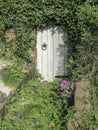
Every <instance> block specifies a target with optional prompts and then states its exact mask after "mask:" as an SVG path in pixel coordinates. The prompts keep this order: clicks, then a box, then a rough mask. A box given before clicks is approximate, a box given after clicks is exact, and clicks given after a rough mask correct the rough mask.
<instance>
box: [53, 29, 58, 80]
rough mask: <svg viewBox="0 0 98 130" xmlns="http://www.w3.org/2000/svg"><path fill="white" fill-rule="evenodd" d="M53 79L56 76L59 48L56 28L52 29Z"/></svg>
mask: <svg viewBox="0 0 98 130" xmlns="http://www.w3.org/2000/svg"><path fill="white" fill-rule="evenodd" d="M54 32H55V33H54V78H55V76H57V75H58V60H59V59H58V53H59V50H58V47H59V30H58V27H55V28H54Z"/></svg>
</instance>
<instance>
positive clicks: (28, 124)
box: [1, 80, 66, 130]
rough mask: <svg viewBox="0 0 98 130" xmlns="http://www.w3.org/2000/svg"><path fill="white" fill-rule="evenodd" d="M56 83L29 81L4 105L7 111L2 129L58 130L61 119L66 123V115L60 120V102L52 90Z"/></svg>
mask: <svg viewBox="0 0 98 130" xmlns="http://www.w3.org/2000/svg"><path fill="white" fill-rule="evenodd" d="M56 85H59V84H58V83H57V82H54V83H48V82H43V83H41V82H40V81H38V80H36V81H34V82H33V81H32V80H31V81H29V82H28V83H27V84H26V85H25V86H24V89H21V90H20V92H19V94H17V95H15V96H14V97H13V99H11V101H10V104H9V105H8V106H7V107H6V109H7V111H8V112H7V114H6V116H5V118H4V120H3V122H2V124H1V125H2V129H3V128H4V127H6V128H7V130H13V129H14V130H20V129H21V130H60V128H61V124H62V121H63V122H64V123H65V124H66V121H65V120H66V119H65V116H66V115H63V118H64V119H63V120H62V117H61V114H62V111H63V109H62V102H61V99H60V98H59V95H58V94H57V93H55V91H53V89H54V88H57V89H58V87H59V86H56ZM57 89H56V90H57ZM64 128H65V126H64Z"/></svg>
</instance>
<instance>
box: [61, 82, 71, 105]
mask: <svg viewBox="0 0 98 130" xmlns="http://www.w3.org/2000/svg"><path fill="white" fill-rule="evenodd" d="M60 94H61V96H62V97H63V102H64V104H66V105H68V101H67V100H68V99H70V98H72V94H73V93H72V89H71V86H70V83H69V82H68V81H67V80H63V81H62V82H61V86H60Z"/></svg>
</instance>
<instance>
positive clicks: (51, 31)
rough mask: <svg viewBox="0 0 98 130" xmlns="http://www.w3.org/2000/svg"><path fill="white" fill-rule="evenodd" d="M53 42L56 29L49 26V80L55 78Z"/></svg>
mask: <svg viewBox="0 0 98 130" xmlns="http://www.w3.org/2000/svg"><path fill="white" fill-rule="evenodd" d="M53 42H54V29H53V28H52V27H51V28H48V81H53V79H54V76H53V74H54V67H53V66H54V65H53V63H54V62H53Z"/></svg>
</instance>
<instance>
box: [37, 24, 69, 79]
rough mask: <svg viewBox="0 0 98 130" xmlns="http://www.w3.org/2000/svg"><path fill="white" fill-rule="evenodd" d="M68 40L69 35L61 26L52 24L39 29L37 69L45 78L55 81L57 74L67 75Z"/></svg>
mask: <svg viewBox="0 0 98 130" xmlns="http://www.w3.org/2000/svg"><path fill="white" fill-rule="evenodd" d="M66 41H67V35H66V33H65V32H64V31H63V29H62V28H61V27H54V26H52V27H46V28H43V29H39V30H38V31H37V69H38V70H39V72H40V73H41V74H42V76H43V77H44V79H45V80H47V81H53V80H54V79H55V77H56V76H65V75H67V69H66V68H65V64H66V62H67V53H68V52H67V45H66ZM43 46H44V48H43ZM45 46H46V47H45Z"/></svg>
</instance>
